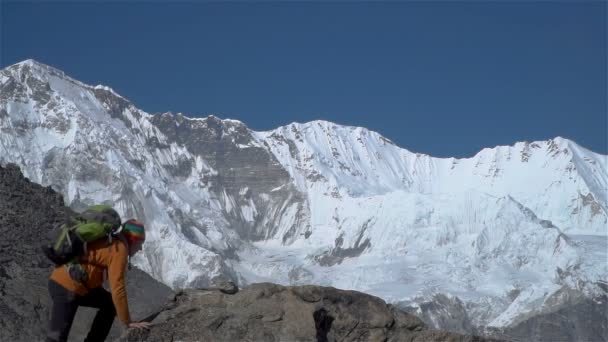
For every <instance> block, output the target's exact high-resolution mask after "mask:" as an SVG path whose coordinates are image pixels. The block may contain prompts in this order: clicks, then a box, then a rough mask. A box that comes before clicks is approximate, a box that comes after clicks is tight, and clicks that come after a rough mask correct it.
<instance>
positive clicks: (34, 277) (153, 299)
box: [0, 165, 171, 342]
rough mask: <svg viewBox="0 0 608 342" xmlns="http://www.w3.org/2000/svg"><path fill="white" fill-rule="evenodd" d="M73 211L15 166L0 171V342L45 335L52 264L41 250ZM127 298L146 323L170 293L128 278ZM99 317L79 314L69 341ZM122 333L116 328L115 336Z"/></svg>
mask: <svg viewBox="0 0 608 342" xmlns="http://www.w3.org/2000/svg"><path fill="white" fill-rule="evenodd" d="M70 212H71V210H70V209H69V208H67V207H65V206H64V203H63V198H62V196H61V195H60V194H58V193H56V192H55V191H54V190H53V189H51V188H50V187H43V186H40V185H38V184H35V183H32V182H30V181H29V180H28V179H26V178H24V177H23V175H22V174H21V171H20V170H19V168H18V167H17V166H15V165H8V166H7V167H2V166H0V235H1V236H2V239H0V341H11V342H16V341H23V342H31V341H40V340H43V339H44V336H45V335H46V328H47V320H48V309H49V305H50V299H49V296H48V290H47V282H48V277H49V275H50V272H51V270H52V265H51V263H50V262H49V261H48V260H47V258H46V257H45V256H44V255H43V254H42V252H41V250H40V247H41V245H42V244H43V243H44V242H45V241H46V236H47V234H48V231H49V230H50V229H51V228H52V227H54V226H55V225H57V224H61V223H63V222H64V221H65V216H66V215H68V214H69V213H70ZM127 293H128V294H129V306H130V309H131V312H132V315H133V317H135V318H137V317H140V318H143V317H145V316H146V315H148V314H149V313H150V312H154V311H155V310H157V309H158V307H159V306H160V305H161V304H162V302H161V303H159V302H158V298H166V297H168V295H169V294H170V293H171V290H170V289H169V288H168V287H167V286H165V285H163V284H161V283H159V282H158V281H156V280H154V279H153V278H152V277H150V276H149V275H147V274H146V273H144V272H142V271H140V270H137V269H133V270H131V271H130V272H128V274H127ZM94 314H95V311H94V310H92V309H86V308H81V309H79V312H78V315H77V316H76V319H75V320H74V325H73V326H72V332H71V334H70V340H71V341H82V340H83V338H84V337H85V336H86V333H87V332H88V329H89V327H90V323H91V322H92V319H93V316H94ZM121 331H122V329H121V327H120V323H119V322H118V321H116V322H115V324H114V327H113V330H112V332H111V336H114V337H116V336H118V335H119V334H120V333H121Z"/></svg>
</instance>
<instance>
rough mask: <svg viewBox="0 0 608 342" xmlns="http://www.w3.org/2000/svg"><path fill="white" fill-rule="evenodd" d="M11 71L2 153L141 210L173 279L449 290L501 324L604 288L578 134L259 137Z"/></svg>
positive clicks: (593, 202) (149, 252) (480, 318)
mask: <svg viewBox="0 0 608 342" xmlns="http://www.w3.org/2000/svg"><path fill="white" fill-rule="evenodd" d="M28 63H29V64H33V63H35V62H33V61H31V62H28ZM28 63H24V64H23V65H22V67H26V66H27V65H28ZM29 67H30V68H31V67H32V66H29ZM14 69H18V68H14ZM13 71H14V70H13ZM13 71H11V70H9V71H7V69H3V70H2V71H0V117H2V118H3V119H2V120H1V121H0V131H2V133H3V134H2V136H0V163H9V162H14V163H17V164H18V165H19V166H20V167H21V168H22V169H23V172H24V173H25V174H26V175H27V176H28V177H30V178H32V180H34V181H36V182H39V183H42V184H44V185H52V186H53V188H54V189H56V190H58V191H59V192H61V193H62V194H64V198H65V200H66V204H69V205H70V206H71V207H72V208H79V207H82V206H84V205H87V204H90V203H98V202H104V203H108V204H111V205H113V206H115V207H116V208H117V209H118V210H119V212H120V213H121V214H123V215H128V216H137V217H141V218H143V219H145V221H146V222H147V224H148V225H149V227H150V234H149V241H148V242H147V243H146V246H145V248H144V256H143V257H140V258H138V259H137V260H135V262H136V264H137V265H138V266H140V267H141V268H142V269H144V270H145V271H147V272H149V273H150V274H152V275H153V276H154V277H155V278H157V279H159V280H161V281H163V282H164V283H166V284H168V285H170V286H172V287H173V288H181V287H197V286H206V285H207V284H209V282H211V281H213V280H215V279H220V278H230V279H232V280H234V281H236V282H239V283H241V284H248V283H252V282H260V281H267V280H273V281H274V282H279V283H282V284H289V285H299V284H303V283H310V282H312V283H317V284H319V285H329V286H336V287H341V288H349V289H357V290H360V291H363V292H367V293H371V294H374V295H378V296H381V297H382V298H384V299H387V300H391V301H395V302H404V303H407V305H410V304H412V305H414V306H415V305H416V303H414V301H417V302H418V303H419V304H420V303H424V302H425V301H427V300H432V298H434V295H436V294H439V293H446V294H454V295H457V296H458V298H460V300H462V301H463V302H464V303H466V307H467V310H469V315H470V316H471V317H472V320H473V321H474V322H473V323H474V324H475V325H477V326H487V325H488V324H491V323H492V322H496V323H495V324H498V326H499V327H502V326H508V325H509V324H510V323H511V322H516V321H517V317H524V316H526V315H527V314H528V313H530V312H542V310H543V309H542V308H543V305H544V304H543V301H544V300H546V299H547V298H549V297H550V296H551V294H552V293H556V291H559V290H560V289H561V288H563V287H564V286H567V287H571V288H573V289H574V290H576V291H580V292H581V293H584V295H585V296H588V297H590V298H592V297H593V296H596V295H598V293H599V294H601V293H603V292H602V289H601V287H598V286H599V285H595V283H596V281H597V280H598V279H604V278H606V276H608V270H607V269H606V267H604V266H603V265H602V264H601V260H602V258H604V259H605V252H603V251H602V250H601V249H602V246H603V245H602V244H604V243H605V239H604V238H603V237H604V236H606V235H607V234H608V232H607V231H606V217H607V215H606V200H605V197H606V196H605V195H606V193H607V191H606V187H607V186H606V184H607V179H608V175H607V173H606V167H605V165H606V161H607V158H608V157H607V156H603V155H599V154H596V153H593V152H589V151H587V150H586V149H584V148H583V147H580V146H578V145H577V144H576V143H575V142H572V141H570V140H567V139H563V138H560V137H557V138H554V139H551V140H548V141H539V142H532V143H526V142H518V143H515V144H514V145H513V146H506V147H505V146H499V147H496V148H493V149H484V150H482V151H480V152H479V153H477V154H476V155H475V156H474V157H473V158H464V159H456V158H433V157H431V156H428V155H423V154H418V153H414V152H410V151H408V150H406V149H403V148H400V147H398V146H396V145H394V143H392V142H390V140H388V139H386V138H384V137H382V136H381V135H380V134H378V133H377V132H373V131H369V130H367V129H365V128H361V127H352V126H341V125H337V124H334V123H331V122H328V121H324V120H317V121H312V122H309V123H304V124H297V123H292V124H289V125H286V126H282V127H279V128H276V129H274V130H270V131H264V132H256V131H252V130H250V129H248V128H247V126H246V125H245V124H244V123H242V122H240V121H238V120H230V119H226V120H221V119H219V118H218V117H216V116H208V117H206V118H196V119H190V118H187V117H185V116H183V115H182V114H179V113H178V114H172V113H162V114H156V115H152V114H148V113H146V112H144V111H142V110H140V109H138V108H136V107H135V105H133V104H132V103H131V102H129V101H128V100H126V99H125V98H124V97H122V96H120V95H116V94H115V93H114V92H113V91H111V90H107V89H111V88H105V87H104V86H98V87H91V86H86V85H85V86H84V87H83V86H81V84H82V83H80V82H78V81H75V82H69V80H68V81H66V80H65V79H64V78H63V77H59V76H57V75H59V73H57V72H55V75H53V74H48V75H44V74H43V75H41V76H40V75H39V76H40V78H41V79H37V80H32V79H31V78H30V77H28V75H25V76H23V73H22V72H17V73H16V74H15V73H14V72H13ZM16 75H17V76H19V77H17V76H16ZM76 82H78V83H76ZM516 203H518V204H519V205H520V206H518V205H517V204H516ZM581 234H584V236H592V237H594V238H593V239H595V240H597V241H599V244H596V243H589V242H588V239H587V238H585V237H584V236H583V237H581ZM560 236H567V239H566V238H560ZM602 241H603V242H602ZM557 246H559V248H558V247H557ZM589 246H591V247H593V249H592V250H593V253H587V252H586V251H585V248H589ZM414 270H415V271H416V272H415V273H414ZM560 270H561V271H560ZM413 274H416V277H414V276H413ZM497 279H500V280H501V281H502V282H503V283H502V284H499V283H498V282H497ZM446 284H448V285H449V286H448V285H446ZM513 291H515V292H513ZM512 293H517V296H515V297H514V299H512V298H511V297H513V295H512ZM454 310H457V311H458V310H459V309H458V308H456V307H454ZM473 314H474V315H473ZM428 317H431V315H429V316H428ZM437 321H438V322H439V321H442V320H437ZM443 321H445V320H443ZM498 322H500V324H499V323H498ZM465 326H466V325H465Z"/></svg>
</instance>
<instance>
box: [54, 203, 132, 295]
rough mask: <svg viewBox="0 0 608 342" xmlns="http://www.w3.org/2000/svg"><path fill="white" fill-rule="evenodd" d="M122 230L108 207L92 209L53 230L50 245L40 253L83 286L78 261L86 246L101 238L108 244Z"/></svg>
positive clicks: (118, 220)
mask: <svg viewBox="0 0 608 342" xmlns="http://www.w3.org/2000/svg"><path fill="white" fill-rule="evenodd" d="M121 228H122V226H121V221H120V215H118V213H117V212H116V210H114V209H112V207H110V206H107V205H93V206H90V207H88V208H87V209H86V210H85V211H84V212H82V213H80V214H78V215H76V216H74V217H71V218H68V219H67V220H66V222H65V223H64V224H62V225H60V226H59V227H57V228H56V229H54V230H53V231H52V232H51V241H53V243H52V244H47V245H45V246H43V247H42V250H43V252H44V254H45V255H46V256H47V258H49V260H51V261H52V262H53V263H54V264H55V266H57V267H58V266H61V265H66V266H67V269H68V272H69V274H70V276H71V277H72V278H73V279H74V280H76V281H79V282H82V283H84V282H85V281H86V279H87V278H88V277H87V274H86V272H85V271H84V269H83V268H82V266H81V265H80V264H79V262H78V261H79V260H78V259H79V257H80V256H83V255H84V254H86V251H87V244H88V243H89V242H93V241H96V240H99V239H101V238H107V239H108V244H111V243H112V237H113V236H114V237H118V234H119V233H120V230H121ZM119 238H120V237H119Z"/></svg>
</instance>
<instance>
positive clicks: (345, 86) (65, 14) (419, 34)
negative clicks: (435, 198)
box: [0, 0, 608, 157]
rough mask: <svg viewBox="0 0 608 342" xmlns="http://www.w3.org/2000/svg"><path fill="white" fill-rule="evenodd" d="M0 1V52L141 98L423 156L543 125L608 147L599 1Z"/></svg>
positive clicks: (536, 131)
mask: <svg viewBox="0 0 608 342" xmlns="http://www.w3.org/2000/svg"><path fill="white" fill-rule="evenodd" d="M0 6H1V12H0V21H1V45H0V48H1V55H0V67H2V68H4V67H6V66H8V65H11V64H14V63H16V62H19V61H22V60H24V59H28V58H34V59H36V60H38V61H40V62H43V63H46V64H49V65H52V66H54V67H56V68H59V69H61V70H64V71H65V72H66V73H67V74H68V75H70V76H72V77H74V78H76V79H79V80H81V81H83V82H85V83H89V84H93V85H96V84H105V85H108V86H110V87H112V88H114V89H115V90H116V91H117V92H118V93H120V94H121V95H123V96H125V97H127V98H128V99H130V100H131V101H133V102H134V103H135V105H136V106H138V107H139V108H141V109H143V110H145V111H147V112H151V113H155V112H165V111H172V112H182V113H184V114H185V115H188V116H206V115H208V114H216V115H218V116H220V117H222V118H233V119H238V120H241V121H243V122H245V123H246V124H247V125H248V126H249V127H250V128H252V129H255V130H268V129H272V128H276V127H278V126H281V125H285V124H288V123H290V122H294V121H297V122H306V121H311V120H315V119H324V120H329V121H333V122H336V123H339V124H346V125H353V126H364V127H367V128H369V129H372V130H374V131H377V132H379V133H381V134H382V135H384V136H386V137H387V138H389V139H391V140H393V141H394V142H396V143H397V144H398V145H400V146H402V147H404V148H407V149H409V150H411V151H414V152H421V153H428V154H431V155H433V156H438V157H449V156H454V157H470V156H472V155H474V154H475V153H476V152H478V151H479V150H481V149H482V148H484V147H493V146H496V145H510V144H513V143H515V142H516V141H523V140H527V141H533V140H546V139H550V138H553V137H556V136H562V137H565V138H569V139H572V140H574V141H576V142H578V143H579V144H581V145H583V146H585V147H587V148H590V149H592V150H593V151H595V152H599V153H603V154H606V153H608V146H607V145H608V142H607V130H608V118H607V116H608V114H607V112H608V109H607V85H606V84H607V82H606V79H607V67H606V63H607V62H606V61H607V55H606V49H607V46H606V40H607V34H606V29H607V27H606V26H607V19H606V17H607V5H606V3H605V2H603V1H598V2H583V3H575V2H542V1H541V2H516V3H511V4H509V3H506V2H504V3H503V2H459V3H456V2H433V3H421V2H408V3H390V2H384V3H343V2H342V3H331V4H321V3H304V2H289V3H279V2H264V3H252V4H248V3H238V2H232V3H222V2H214V3H199V2H179V3H173V4H169V3H164V2H131V3H128V4H126V3H125V4H120V3H117V2H113V3H106V4H104V3H102V2H16V1H6V0H4V1H2V2H1V5H0Z"/></svg>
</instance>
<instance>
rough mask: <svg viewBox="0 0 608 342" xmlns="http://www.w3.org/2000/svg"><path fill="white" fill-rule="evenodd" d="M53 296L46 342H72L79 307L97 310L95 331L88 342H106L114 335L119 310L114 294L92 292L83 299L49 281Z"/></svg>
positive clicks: (92, 328) (94, 321)
mask: <svg viewBox="0 0 608 342" xmlns="http://www.w3.org/2000/svg"><path fill="white" fill-rule="evenodd" d="M49 294H50V295H51V299H52V301H53V305H52V308H51V312H50V314H51V318H50V321H49V326H48V333H47V336H46V342H65V341H67V339H68V335H69V333H70V328H71V327H72V322H73V321H74V316H76V310H78V307H79V306H87V307H92V308H97V309H99V311H97V315H95V319H94V320H93V325H92V326H91V330H90V331H89V334H88V335H87V338H86V339H85V342H94V341H104V340H105V339H106V337H107V336H108V334H109V333H110V328H112V323H114V317H116V309H115V308H114V303H113V302H112V295H111V294H110V293H109V292H108V291H106V290H105V289H104V288H103V287H98V288H94V289H91V290H90V291H89V293H87V294H86V295H84V296H79V295H77V294H75V293H74V292H72V291H69V290H67V289H66V288H64V287H63V286H61V285H59V284H57V283H56V282H54V281H53V280H49Z"/></svg>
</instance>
